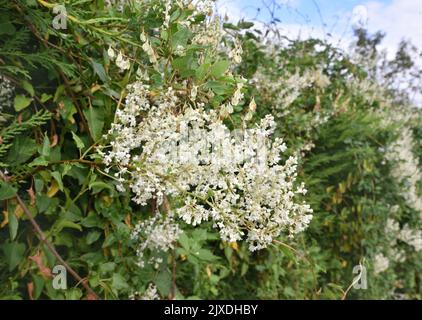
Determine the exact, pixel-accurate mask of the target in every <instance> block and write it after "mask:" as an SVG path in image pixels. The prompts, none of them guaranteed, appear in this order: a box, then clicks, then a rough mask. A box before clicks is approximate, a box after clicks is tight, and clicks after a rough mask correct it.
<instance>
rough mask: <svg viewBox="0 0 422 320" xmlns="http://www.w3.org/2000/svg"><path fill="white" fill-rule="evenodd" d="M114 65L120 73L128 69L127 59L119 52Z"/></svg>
mask: <svg viewBox="0 0 422 320" xmlns="http://www.w3.org/2000/svg"><path fill="white" fill-rule="evenodd" d="M116 65H117V67H118V68H119V69H120V71H124V70H128V69H130V62H129V59H125V58H124V57H123V54H122V52H121V51H119V54H118V55H117V58H116Z"/></svg>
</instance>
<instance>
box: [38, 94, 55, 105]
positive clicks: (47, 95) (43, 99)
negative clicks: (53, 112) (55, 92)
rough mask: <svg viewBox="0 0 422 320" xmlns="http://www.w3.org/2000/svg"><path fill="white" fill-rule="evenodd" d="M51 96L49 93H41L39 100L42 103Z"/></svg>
mask: <svg viewBox="0 0 422 320" xmlns="http://www.w3.org/2000/svg"><path fill="white" fill-rule="evenodd" d="M52 97H53V96H52V95H51V94H47V93H43V94H42V95H41V99H40V100H41V102H42V103H44V102H47V101H48V100H50V99H51V98H52Z"/></svg>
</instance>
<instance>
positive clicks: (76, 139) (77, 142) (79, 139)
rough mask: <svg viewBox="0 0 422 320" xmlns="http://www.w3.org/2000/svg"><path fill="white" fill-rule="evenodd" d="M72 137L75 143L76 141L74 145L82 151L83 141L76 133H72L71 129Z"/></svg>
mask: <svg viewBox="0 0 422 320" xmlns="http://www.w3.org/2000/svg"><path fill="white" fill-rule="evenodd" d="M72 137H73V140H74V141H75V143H76V147H77V148H78V149H79V150H80V151H82V150H83V148H85V144H84V143H83V141H82V140H81V138H79V137H78V136H77V135H76V133H74V132H73V131H72Z"/></svg>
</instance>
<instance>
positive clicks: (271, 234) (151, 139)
mask: <svg viewBox="0 0 422 320" xmlns="http://www.w3.org/2000/svg"><path fill="white" fill-rule="evenodd" d="M129 90H130V93H129V94H128V96H127V98H126V105H125V108H124V109H122V110H118V111H117V113H116V119H117V121H116V123H114V124H113V126H112V128H111V130H110V132H109V134H110V137H112V141H111V146H112V149H111V150H110V151H108V152H107V153H105V154H104V162H105V163H106V164H107V165H112V164H116V165H117V166H118V167H119V168H120V171H119V172H118V174H117V175H118V178H119V179H120V181H122V182H125V183H127V184H128V185H129V187H130V188H131V190H132V192H133V193H134V194H135V197H134V198H133V200H134V201H135V202H137V203H139V204H141V205H146V204H147V201H149V200H151V199H157V201H158V204H161V203H162V201H163V197H164V196H172V197H182V198H184V199H185V204H184V205H183V206H182V207H181V208H179V209H177V211H176V213H177V215H178V216H179V217H181V218H182V219H183V220H184V221H185V222H187V223H190V224H193V225H196V224H199V223H201V222H202V221H206V220H209V219H210V218H211V219H212V221H213V222H214V226H215V227H217V228H218V229H219V230H220V233H221V236H222V238H223V239H224V240H227V241H231V242H232V241H238V240H241V239H242V238H243V237H244V236H245V235H246V239H247V241H248V242H249V244H250V250H252V251H253V250H256V249H261V248H265V247H266V246H267V245H268V244H270V243H271V242H272V240H273V239H274V238H275V237H277V236H279V235H280V234H281V232H283V231H287V232H288V233H289V234H290V235H292V236H293V235H294V234H296V233H298V232H300V231H302V230H304V229H305V228H306V226H307V225H308V223H309V222H310V220H311V217H312V215H311V214H310V213H311V212H312V210H311V209H310V207H309V206H308V205H306V204H298V203H296V202H295V198H296V194H297V193H305V192H306V190H304V189H303V188H302V187H301V188H299V189H297V190H296V189H295V186H294V185H295V180H296V167H297V160H296V158H294V157H290V158H289V159H288V160H287V161H286V162H285V163H284V164H282V165H281V164H279V162H280V153H281V152H284V151H285V150H286V146H285V144H284V143H283V141H282V140H281V139H276V140H275V142H274V143H273V144H272V145H271V143H270V135H271V134H272V133H273V131H274V129H275V123H274V120H273V119H272V117H271V116H267V117H266V118H265V119H263V120H262V121H261V123H260V125H259V126H258V127H256V128H254V129H250V130H244V131H241V132H238V137H233V135H232V134H231V133H230V131H229V130H228V128H227V127H226V126H225V125H224V124H223V122H222V121H221V119H220V117H219V113H218V112H217V111H209V112H206V111H205V110H204V109H202V108H201V107H198V108H197V109H193V108H191V107H190V106H187V105H186V106H184V107H182V106H181V105H180V103H179V97H178V96H177V94H176V91H175V90H173V89H172V88H169V89H168V90H167V92H164V93H162V94H159V95H158V96H156V97H155V99H154V100H153V101H152V100H151V99H150V97H151V96H152V95H151V92H149V91H148V86H147V85H145V84H143V83H141V82H136V83H134V84H132V85H131V86H130V87H129ZM139 118H142V120H141V121H138V120H137V119H139ZM154 222H155V220H154ZM148 223H149V222H148ZM148 223H147V224H148ZM151 223H152V222H151ZM145 227H146V225H145V223H143V225H142V227H140V228H138V229H137V230H141V229H142V228H145ZM154 230H155V229H154ZM148 232H149V231H148ZM173 234H176V232H174V233H173ZM169 238H171V237H169ZM152 243H154V245H155V242H152ZM147 245H150V244H149V242H148V244H146V245H143V247H142V248H141V249H142V250H143V249H144V247H145V246H147ZM156 247H157V248H158V247H160V246H159V245H157V246H156ZM162 248H164V246H162ZM162 248H161V249H162ZM142 250H141V251H142Z"/></svg>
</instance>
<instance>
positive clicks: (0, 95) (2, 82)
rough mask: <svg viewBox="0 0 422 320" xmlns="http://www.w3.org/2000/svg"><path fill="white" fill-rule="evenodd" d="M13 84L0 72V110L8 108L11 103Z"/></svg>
mask: <svg viewBox="0 0 422 320" xmlns="http://www.w3.org/2000/svg"><path fill="white" fill-rule="evenodd" d="M13 92H14V86H13V85H12V84H11V82H10V81H9V80H8V79H6V78H5V77H4V76H2V75H1V74H0V111H2V110H4V109H5V108H10V107H11V106H12V104H13V99H12V98H13Z"/></svg>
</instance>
